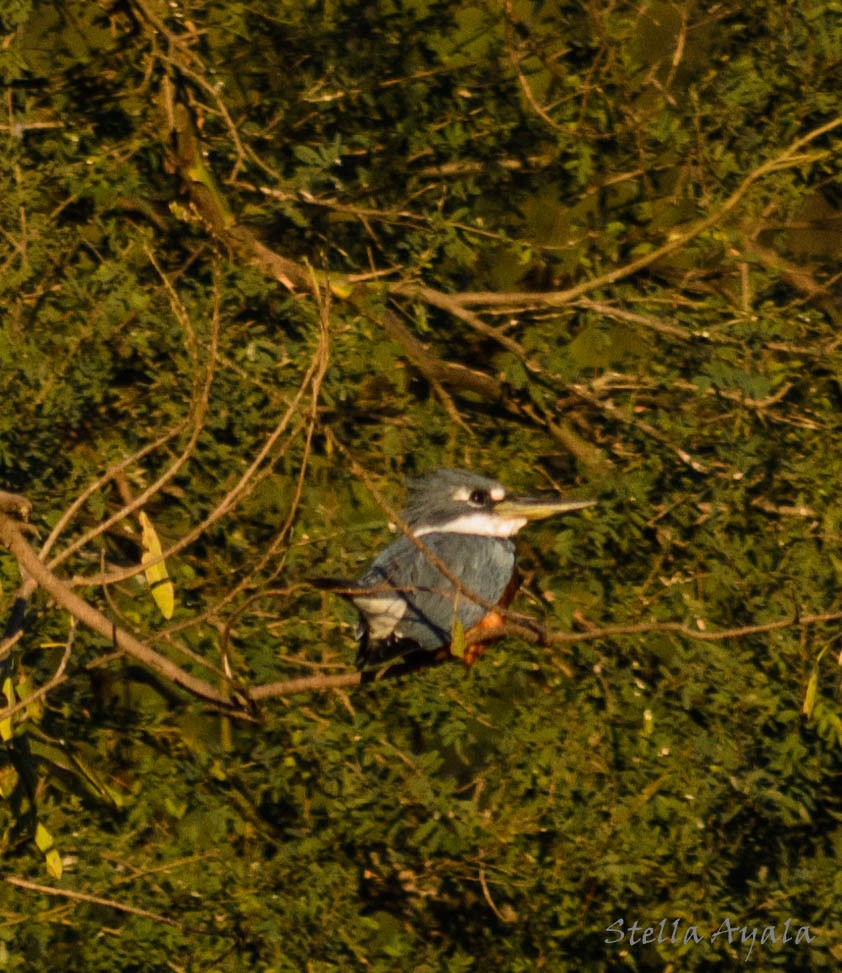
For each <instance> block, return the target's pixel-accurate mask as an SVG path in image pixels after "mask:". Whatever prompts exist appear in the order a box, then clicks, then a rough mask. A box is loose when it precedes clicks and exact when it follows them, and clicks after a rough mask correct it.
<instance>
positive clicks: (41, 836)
mask: <svg viewBox="0 0 842 973" xmlns="http://www.w3.org/2000/svg"><path fill="white" fill-rule="evenodd" d="M35 844H36V845H38V851H43V852H44V853H45V854H46V853H47V852H48V851H49V850H50V849H51V848H52V847H53V836H52V835H51V834H50V832H49V831H47V829H46V828H45V827H44V825H43V824H41V822H40V821H39V822H38V824H37V825H36V826H35Z"/></svg>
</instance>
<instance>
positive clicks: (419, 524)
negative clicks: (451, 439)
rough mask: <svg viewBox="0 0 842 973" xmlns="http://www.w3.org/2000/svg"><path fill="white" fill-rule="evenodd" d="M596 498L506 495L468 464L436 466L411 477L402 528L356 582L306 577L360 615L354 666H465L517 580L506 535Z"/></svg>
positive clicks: (499, 617) (481, 647) (477, 652)
mask: <svg viewBox="0 0 842 973" xmlns="http://www.w3.org/2000/svg"><path fill="white" fill-rule="evenodd" d="M595 503H596V501H595V500H591V499H587V500H576V499H564V498H562V497H560V496H557V495H553V496H550V497H546V496H544V497H541V496H510V495H509V492H508V491H507V490H506V488H505V487H504V486H503V485H502V484H501V483H499V482H498V481H497V480H494V479H490V478H488V477H485V476H481V475H479V474H477V473H473V472H471V471H470V470H463V469H434V470H431V471H430V472H428V473H426V474H424V475H422V476H420V477H418V478H417V479H415V480H412V481H410V483H409V484H408V499H407V505H406V509H405V510H404V511H403V513H402V514H401V517H400V521H401V529H402V531H403V533H402V535H401V536H400V537H399V538H397V540H395V541H393V542H392V543H391V544H390V545H389V546H388V547H387V548H386V549H385V550H384V551H382V552H381V553H380V554H379V555H378V556H377V557H376V558H375V560H374V561H373V563H372V564H371V566H370V567H369V569H368V570H367V571H366V572H365V573H364V574H363V575H362V576H361V577H360V578H359V579H358V580H356V581H342V580H338V579H333V578H320V579H314V582H315V583H316V585H317V586H318V587H320V588H322V589H327V590H332V591H334V592H335V593H337V594H340V595H342V596H343V597H345V598H347V599H349V600H350V601H351V602H352V604H353V605H354V607H355V608H356V609H357V612H358V613H359V621H358V624H357V628H356V636H357V642H358V650H357V659H356V664H357V668H358V669H360V670H368V669H371V667H374V666H378V667H379V666H382V665H383V664H385V663H393V660H402V661H403V662H407V661H408V660H413V661H414V662H417V663H418V664H422V665H423V664H424V661H425V660H432V659H444V658H447V657H448V656H450V655H451V654H453V652H452V650H454V648H457V649H461V650H462V651H457V654H459V655H461V657H462V659H463V662H464V663H465V664H466V665H467V666H470V665H472V664H473V663H474V662H475V661H476V659H477V658H478V657H479V655H481V654H482V651H483V650H484V648H485V645H484V644H483V643H481V642H476V641H475V640H472V636H474V635H475V634H476V633H477V632H479V631H483V630H489V629H493V628H497V627H499V626H501V625H502V624H503V614H502V611H503V610H504V609H505V608H506V607H507V606H508V605H509V603H510V602H511V600H512V598H514V596H515V593H516V592H517V590H518V588H519V586H520V580H519V576H518V572H517V565H516V558H515V545H514V543H513V541H512V537H513V536H514V535H515V534H516V533H517V532H518V531H519V530H520V529H521V528H522V527H524V526H526V524H527V523H529V522H530V521H533V520H541V519H543V518H545V517H551V516H554V515H555V514H562V513H570V512H572V511H575V510H583V509H585V508H586V507H591V506H593V505H594V504H595Z"/></svg>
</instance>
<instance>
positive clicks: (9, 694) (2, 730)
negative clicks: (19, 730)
mask: <svg viewBox="0 0 842 973" xmlns="http://www.w3.org/2000/svg"><path fill="white" fill-rule="evenodd" d="M3 695H4V696H5V697H6V705H7V706H14V705H15V687H14V685H13V684H12V680H11V678H9V679H6V681H5V682H4V683H3ZM0 739H2V740H3V742H4V743H8V742H9V740H11V739H12V718H11V716H7V717H6V719H5V720H0Z"/></svg>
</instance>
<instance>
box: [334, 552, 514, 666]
mask: <svg viewBox="0 0 842 973" xmlns="http://www.w3.org/2000/svg"><path fill="white" fill-rule="evenodd" d="M420 540H421V542H422V543H423V544H424V546H425V547H426V548H427V550H428V551H429V552H430V554H431V555H432V558H433V559H435V560H439V561H441V563H442V564H444V565H446V566H447V568H448V569H449V571H450V572H451V573H452V574H453V576H454V577H456V578H458V579H459V581H460V583H461V584H462V586H463V587H464V589H465V591H464V592H463V591H457V590H456V589H454V586H453V585H452V584H451V582H450V581H449V580H448V579H447V578H446V577H445V576H444V575H443V574H442V573H441V572H440V571H439V570H438V568H437V567H436V566H435V564H434V563H432V560H431V558H429V557H428V556H427V555H426V554H425V553H424V551H421V550H419V549H418V548H417V547H416V546H415V545H414V544H413V543H412V541H410V540H409V539H408V538H407V537H401V538H399V539H398V540H396V541H395V542H394V543H393V544H392V545H390V546H389V547H388V548H386V550H385V551H383V553H382V554H381V555H380V556H379V557H378V558H377V560H376V561H375V562H374V563H373V564H372V566H371V567H370V568H369V570H368V571H367V572H366V574H365V575H363V577H362V578H360V579H359V581H358V582H357V585H358V586H359V587H360V589H362V590H361V591H360V594H357V595H353V596H352V601H353V602H354V604H355V605H356V607H357V609H358V611H359V612H360V629H359V632H358V634H359V637H360V654H359V657H358V660H357V661H358V663H359V664H363V665H365V664H369V663H371V662H380V661H384V660H385V659H389V658H394V657H397V656H401V655H406V654H408V653H411V652H413V651H418V650H419V649H420V650H422V651H424V652H435V651H437V650H438V649H440V648H442V647H444V646H447V645H449V644H450V639H451V632H452V631H453V624H454V619H458V620H459V623H460V624H461V626H462V628H463V629H469V628H470V627H471V626H473V625H476V624H477V623H478V622H480V621H481V620H482V618H483V617H484V616H485V615H486V614H487V612H488V608H486V607H484V606H483V605H482V604H479V603H478V602H477V601H475V600H473V599H472V598H471V597H470V595H469V594H468V592H470V593H473V594H475V595H477V596H478V597H479V598H480V599H482V600H483V601H484V602H486V603H487V604H491V605H496V604H498V603H499V601H500V600H501V598H502V597H503V594H504V593H505V591H506V588H507V586H508V585H509V582H510V581H511V579H512V575H513V573H514V569H515V549H514V544H512V542H511V541H510V540H507V539H502V538H496V537H478V536H465V535H460V534H455V533H441V534H436V533H431V534H424V535H423V536H422V537H421V538H420Z"/></svg>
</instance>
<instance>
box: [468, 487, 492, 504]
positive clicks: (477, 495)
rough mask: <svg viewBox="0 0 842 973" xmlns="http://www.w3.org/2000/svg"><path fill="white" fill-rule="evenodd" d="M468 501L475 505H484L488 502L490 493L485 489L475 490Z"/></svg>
mask: <svg viewBox="0 0 842 973" xmlns="http://www.w3.org/2000/svg"><path fill="white" fill-rule="evenodd" d="M468 503H470V504H472V505H473V506H474V507H484V506H485V505H486V504H487V503H488V493H487V491H485V490H474V491H473V492H472V493H471V495H470V496H469V497H468Z"/></svg>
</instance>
